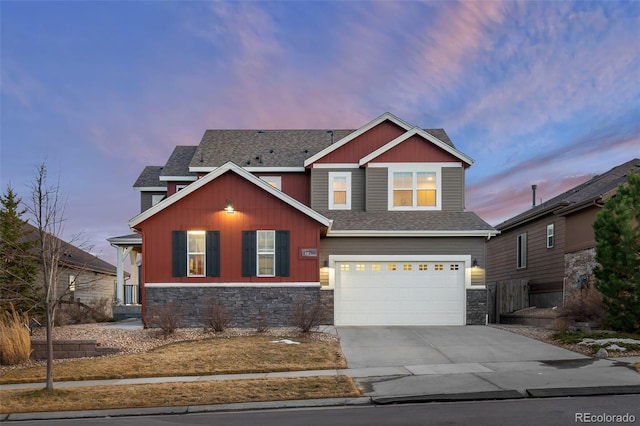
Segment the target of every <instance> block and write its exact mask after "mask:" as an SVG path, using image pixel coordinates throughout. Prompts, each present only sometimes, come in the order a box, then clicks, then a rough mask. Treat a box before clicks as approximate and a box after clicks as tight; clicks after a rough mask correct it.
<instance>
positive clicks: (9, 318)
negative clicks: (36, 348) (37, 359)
mask: <svg viewBox="0 0 640 426" xmlns="http://www.w3.org/2000/svg"><path fill="white" fill-rule="evenodd" d="M28 323H29V318H28V317H27V316H26V315H20V314H18V313H17V312H16V310H15V308H14V307H13V305H11V311H4V312H2V315H1V316H0V364H3V365H13V364H20V363H23V362H26V361H28V360H29V356H30V355H31V338H30V337H29V330H27V328H26V327H25V326H24V324H28Z"/></svg>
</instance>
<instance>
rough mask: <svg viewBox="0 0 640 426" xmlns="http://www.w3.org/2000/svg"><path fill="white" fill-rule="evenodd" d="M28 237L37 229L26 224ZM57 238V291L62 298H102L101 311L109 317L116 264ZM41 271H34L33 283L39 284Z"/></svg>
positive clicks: (90, 300) (88, 300)
mask: <svg viewBox="0 0 640 426" xmlns="http://www.w3.org/2000/svg"><path fill="white" fill-rule="evenodd" d="M25 229H26V230H27V231H28V232H30V234H29V236H28V238H29V239H31V240H33V239H36V238H37V229H36V228H35V227H34V226H33V225H31V224H26V225H25ZM60 241H61V247H62V257H61V259H60V265H59V276H58V286H57V289H56V291H57V294H58V295H59V296H58V297H60V296H62V300H65V301H75V302H81V303H83V304H85V305H93V304H97V303H101V302H103V301H106V302H107V303H105V308H106V309H107V311H106V312H105V314H107V316H111V314H112V312H111V308H112V303H111V302H112V301H113V295H114V290H115V285H116V273H117V268H116V266H114V265H112V264H110V263H109V262H106V261H104V260H102V259H100V258H99V257H97V256H95V255H93V254H91V253H88V252H86V251H84V250H82V249H80V248H78V247H76V246H74V245H73V244H71V243H68V242H66V241H64V240H60ZM42 280H43V276H42V272H41V271H40V270H38V275H37V276H36V281H35V283H36V284H38V283H42Z"/></svg>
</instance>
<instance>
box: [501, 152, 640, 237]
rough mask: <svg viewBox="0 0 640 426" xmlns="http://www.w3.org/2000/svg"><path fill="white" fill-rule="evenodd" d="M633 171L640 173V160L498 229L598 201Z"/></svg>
mask: <svg viewBox="0 0 640 426" xmlns="http://www.w3.org/2000/svg"><path fill="white" fill-rule="evenodd" d="M632 171H635V172H640V159H638V158H634V159H632V160H629V161H627V162H626V163H624V164H621V165H619V166H616V167H614V168H612V169H611V170H609V171H608V172H606V173H603V174H601V175H597V176H594V177H593V178H591V179H589V180H588V181H586V182H584V183H582V184H580V185H578V186H576V187H573V188H571V189H570V190H568V191H565V192H563V193H562V194H560V195H557V196H555V197H553V198H551V199H550V200H548V201H546V202H544V203H542V204H539V205H537V206H535V207H532V208H531V209H529V210H527V211H525V212H523V213H521V214H519V215H517V216H514V217H512V218H511V219H508V220H506V221H504V222H502V223H500V224H499V225H497V226H496V228H497V229H499V230H502V229H505V228H509V227H512V226H513V225H516V224H518V223H520V222H523V221H525V220H526V219H527V218H529V217H535V216H536V215H537V214H539V213H542V212H544V211H547V210H551V211H553V210H557V209H559V208H567V207H569V206H571V205H578V204H582V203H584V202H587V201H591V200H597V199H598V198H600V197H601V196H602V195H604V194H606V193H608V192H610V191H613V190H614V189H616V188H617V187H618V186H619V185H620V184H621V183H623V182H626V180H627V179H626V176H627V174H628V173H630V172H632Z"/></svg>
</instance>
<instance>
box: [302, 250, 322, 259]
mask: <svg viewBox="0 0 640 426" xmlns="http://www.w3.org/2000/svg"><path fill="white" fill-rule="evenodd" d="M301 255H302V257H318V249H315V248H303V249H302V250H301Z"/></svg>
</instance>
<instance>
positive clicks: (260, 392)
mask: <svg viewBox="0 0 640 426" xmlns="http://www.w3.org/2000/svg"><path fill="white" fill-rule="evenodd" d="M359 396H360V392H359V391H358V388H357V387H356V386H355V384H354V383H353V381H352V380H351V378H349V377H347V376H321V377H292V378H277V379H251V380H223V381H207V382H189V383H185V382H181V383H156V384H143V385H128V386H124V385H114V386H83V387H78V388H64V389H60V388H58V389H55V390H53V391H51V392H49V391H46V390H44V389H37V390H34V389H29V390H5V391H0V407H1V408H0V410H1V412H2V413H5V414H7V413H33V412H49V411H82V410H106V409H112V408H145V407H178V406H190V405H211V404H231V403H239V402H257V401H284V400H292V399H313V398H351V397H359Z"/></svg>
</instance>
